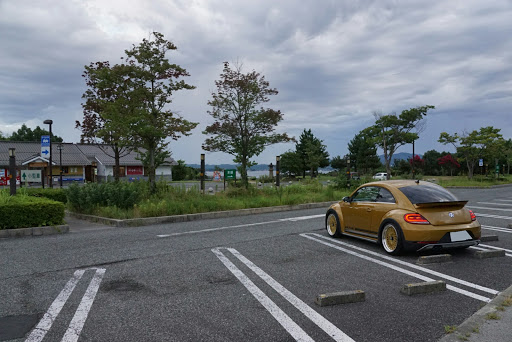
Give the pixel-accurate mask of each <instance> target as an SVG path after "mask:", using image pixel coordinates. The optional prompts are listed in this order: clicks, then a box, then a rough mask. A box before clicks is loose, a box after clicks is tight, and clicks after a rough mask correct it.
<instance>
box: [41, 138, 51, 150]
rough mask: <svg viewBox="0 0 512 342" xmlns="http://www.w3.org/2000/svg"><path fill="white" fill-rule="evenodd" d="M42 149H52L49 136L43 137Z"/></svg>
mask: <svg viewBox="0 0 512 342" xmlns="http://www.w3.org/2000/svg"><path fill="white" fill-rule="evenodd" d="M41 147H50V136H49V135H41Z"/></svg>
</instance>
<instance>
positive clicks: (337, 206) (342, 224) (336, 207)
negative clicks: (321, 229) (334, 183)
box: [325, 203, 345, 233]
mask: <svg viewBox="0 0 512 342" xmlns="http://www.w3.org/2000/svg"><path fill="white" fill-rule="evenodd" d="M329 210H334V211H335V212H336V214H337V215H338V219H339V222H340V229H341V232H342V233H344V232H345V221H344V220H343V214H342V213H341V206H340V204H339V203H334V204H333V205H331V206H330V207H329V209H328V210H327V211H329ZM325 219H327V214H326V215H325Z"/></svg>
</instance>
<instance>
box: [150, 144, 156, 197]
mask: <svg viewBox="0 0 512 342" xmlns="http://www.w3.org/2000/svg"><path fill="white" fill-rule="evenodd" d="M148 152H149V167H148V179H149V189H150V191H151V193H152V194H154V193H155V192H156V168H155V147H154V144H153V143H151V145H150V147H149V149H148Z"/></svg>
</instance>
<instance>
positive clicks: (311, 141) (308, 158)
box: [295, 129, 329, 178]
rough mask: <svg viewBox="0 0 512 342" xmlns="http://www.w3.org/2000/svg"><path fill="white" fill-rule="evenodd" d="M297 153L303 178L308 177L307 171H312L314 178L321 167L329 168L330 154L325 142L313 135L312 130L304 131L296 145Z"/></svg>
mask: <svg viewBox="0 0 512 342" xmlns="http://www.w3.org/2000/svg"><path fill="white" fill-rule="evenodd" d="M295 151H296V153H297V154H298V155H299V156H300V167H301V170H302V176H303V177H304V178H305V177H306V171H310V176H311V178H313V176H314V173H315V172H316V171H317V170H318V168H320V167H326V166H329V153H327V147H326V146H325V145H324V144H323V141H322V140H320V139H318V138H317V137H315V136H314V135H313V133H312V132H311V129H308V130H306V129H304V131H303V132H302V134H301V135H300V137H299V141H298V142H297V143H296V144H295Z"/></svg>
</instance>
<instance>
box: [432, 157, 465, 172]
mask: <svg viewBox="0 0 512 342" xmlns="http://www.w3.org/2000/svg"><path fill="white" fill-rule="evenodd" d="M437 163H438V164H439V165H444V166H446V167H447V168H448V169H449V170H450V176H453V169H455V168H457V169H458V168H459V167H460V164H459V162H457V160H455V158H453V157H452V155H451V154H450V153H448V154H446V155H444V156H442V157H440V158H439V159H438V160H437Z"/></svg>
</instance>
